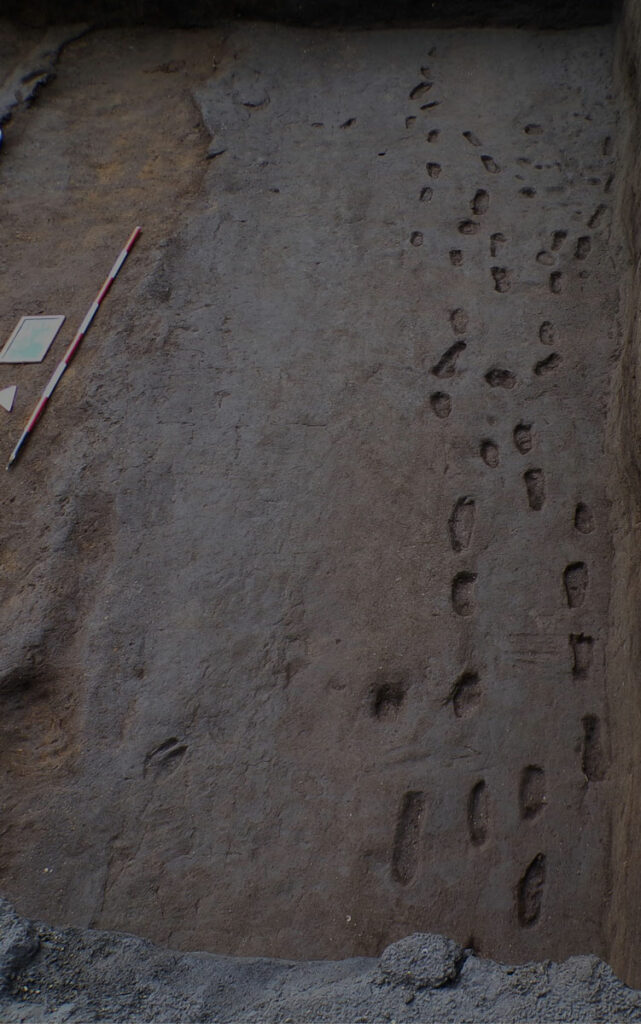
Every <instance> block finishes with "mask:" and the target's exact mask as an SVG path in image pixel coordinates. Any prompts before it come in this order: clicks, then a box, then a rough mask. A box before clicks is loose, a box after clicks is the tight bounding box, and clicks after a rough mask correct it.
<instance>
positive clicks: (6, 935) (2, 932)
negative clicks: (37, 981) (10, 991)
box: [0, 898, 40, 990]
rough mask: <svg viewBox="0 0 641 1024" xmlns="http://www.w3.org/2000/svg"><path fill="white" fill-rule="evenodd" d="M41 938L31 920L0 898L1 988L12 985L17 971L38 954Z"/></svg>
mask: <svg viewBox="0 0 641 1024" xmlns="http://www.w3.org/2000/svg"><path fill="white" fill-rule="evenodd" d="M39 945H40V940H39V938H38V935H37V934H36V930H35V928H34V926H33V925H32V924H31V922H30V921H25V920H24V918H21V917H18V915H17V914H16V912H15V910H14V909H13V907H12V906H11V904H10V903H8V902H7V900H4V899H2V898H0V988H1V989H3V990H4V989H7V988H9V987H10V985H11V983H12V981H13V978H14V976H15V974H16V972H17V971H18V970H19V969H20V968H21V967H24V965H25V964H26V963H28V961H29V960H31V959H32V957H33V956H34V955H35V954H36V952H37V950H38V947H39Z"/></svg>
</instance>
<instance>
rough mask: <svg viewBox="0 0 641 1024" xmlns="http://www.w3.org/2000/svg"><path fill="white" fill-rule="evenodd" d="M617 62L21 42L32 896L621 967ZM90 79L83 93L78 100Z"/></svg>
mask: <svg viewBox="0 0 641 1024" xmlns="http://www.w3.org/2000/svg"><path fill="white" fill-rule="evenodd" d="M611 64H612V31H611V29H610V28H607V27H606V28H591V29H581V30H575V31H567V32H548V33H546V32H533V31H518V30H508V29H502V30H491V29H484V30H433V29H429V28H412V29H395V30H371V31H337V30H305V29H291V28H283V27H275V26H268V25H265V24H242V25H241V24H221V25H220V26H219V27H218V28H215V29H210V30H199V31H192V32H177V31H149V30H142V29H140V30H108V31H107V30H103V31H94V30H91V29H90V28H89V29H86V27H84V28H83V26H71V27H69V29H68V30H59V31H58V30H56V32H54V33H49V34H47V35H43V34H42V33H38V32H36V31H35V30H34V31H30V32H28V33H27V32H21V31H18V30H16V29H14V28H11V27H10V26H8V25H5V26H3V27H2V29H1V31H0V80H1V81H2V82H3V83H4V84H3V85H2V86H1V87H0V99H1V100H2V102H3V103H4V105H5V108H4V110H3V111H0V115H2V114H4V113H10V114H11V119H10V120H8V121H7V122H6V124H5V126H4V135H5V139H4V145H3V148H2V150H0V194H1V196H2V208H3V215H2V219H3V230H2V233H3V243H2V251H1V253H0V273H1V274H2V280H3V295H2V303H1V304H0V332H1V333H2V338H3V339H6V338H7V337H8V336H9V334H10V332H11V330H12V329H13V327H14V326H15V323H16V321H17V319H18V318H19V317H20V316H21V315H25V314H39V313H47V314H48V313H51V314H58V313H62V314H65V315H66V317H67V321H66V323H65V326H64V328H63V330H62V332H61V334H60V335H59V337H58V339H57V340H56V342H55V344H54V347H53V349H52V352H51V353H50V355H49V357H48V358H47V359H46V360H45V362H44V363H42V364H36V365H29V366H13V365H6V364H0V387H5V386H9V385H11V384H16V385H17V386H18V392H17V397H16V404H15V407H14V411H13V412H12V413H11V414H7V413H5V412H4V410H0V415H1V416H2V417H3V419H2V421H1V422H0V428H1V430H2V437H3V439H4V440H3V444H4V447H5V452H6V455H7V457H8V455H9V452H10V451H11V449H12V447H13V445H14V443H15V441H16V440H17V437H18V436H19V434H20V432H21V430H22V427H23V425H24V422H25V420H26V418H27V416H28V414H29V413H30V411H31V408H32V407H33V405H34V404H35V401H36V399H37V397H38V395H39V393H40V391H41V389H42V387H43V386H44V384H45V383H46V381H47V379H48V377H49V375H50V374H51V372H52V370H53V368H54V366H55V364H56V361H57V359H59V358H60V355H61V354H62V352H63V351H64V348H65V347H66V345H67V344H68V343H69V341H70V339H71V337H72V335H73V332H74V331H75V329H76V328H77V326H78V325H79V324H80V322H81V321H82V319H83V317H84V315H85V313H86V311H87V309H88V307H89V305H90V303H91V301H92V300H93V298H94V297H95V295H96V292H97V291H98V289H99V287H100V285H101V284H102V281H103V280H104V277H105V275H106V273H107V271H108V270H109V268H110V267H111V265H112V263H113V260H114V259H115V258H116V256H117V254H118V252H119V251H120V249H121V247H122V246H123V245H124V243H125V241H126V239H127V238H128V236H129V235H130V233H131V231H132V230H133V228H134V227H135V226H136V225H137V224H140V225H141V226H142V228H143V234H142V236H141V238H140V240H139V242H138V243H137V245H136V247H135V249H134V251H133V252H132V254H131V256H130V257H129V259H128V261H127V263H126V264H125V266H124V267H123V269H122V271H121V273H120V276H119V277H118V280H117V282H116V284H115V285H114V287H113V288H112V290H111V291H110V293H109V295H108V296H107V298H106V299H105V301H104V303H103V305H102V307H101V309H100V312H99V314H98V316H97V318H96V320H95V321H94V325H93V326H92V328H91V330H90V332H89V333H88V335H87V337H86V339H85V341H84V342H83V345H82V347H81V349H80V351H79V353H78V355H77V356H76V358H75V360H74V363H73V366H72V368H71V369H70V370H69V371H68V373H67V374H66V375H65V377H64V379H63V381H62V382H61V384H60V385H59V387H58V389H57V391H56V394H55V396H54V398H53V400H52V402H51V403H50V406H49V409H48V411H47V413H46V414H45V416H44V418H43V419H42V421H41V422H40V424H39V425H38V428H37V430H36V432H35V433H34V435H33V437H32V439H31V441H30V442H29V444H28V446H27V447H26V448H25V449H24V451H23V454H22V456H21V458H20V460H19V461H18V462H17V464H16V465H15V467H14V468H12V470H11V471H10V472H9V473H7V474H5V480H4V485H3V487H2V491H1V492H0V509H1V512H0V516H1V518H0V556H1V557H0V563H1V569H0V635H1V636H2V638H3V639H2V647H3V658H2V666H3V668H2V675H1V677H0V697H1V701H2V713H1V714H0V769H1V772H0V802H1V805H2V808H3V813H2V820H1V823H0V888H1V890H2V891H3V892H4V893H5V894H6V895H8V896H9V897H10V898H11V899H12V900H13V901H14V902H15V904H16V905H17V907H18V908H19V910H20V911H21V912H22V913H25V914H27V915H30V916H37V917H39V918H47V919H48V920H50V921H52V922H53V923H61V924H62V923H64V924H69V923H71V924H77V925H82V926H86V925H92V926H96V927H100V928H111V929H121V930H128V931H135V932H137V933H139V934H142V935H144V936H147V937H149V938H151V939H153V940H155V941H159V942H162V943H170V944H171V945H173V946H174V947H177V948H180V949H197V948H200V949H203V948H204V949H208V950H212V951H214V952H224V953H235V954H246V955H257V954H261V955H266V956H288V957H291V956H296V957H307V958H310V957H311V958H324V957H339V956H349V955H368V956H373V955H378V954H379V953H380V952H381V950H382V949H384V948H385V947H386V946H387V945H388V944H389V943H390V942H393V941H394V940H397V939H399V938H400V937H402V936H404V935H407V934H408V933H411V932H417V931H420V932H426V931H442V932H444V933H446V934H448V935H450V936H452V937H453V938H454V939H456V940H457V941H458V942H460V943H462V944H463V945H465V946H468V947H470V948H473V949H476V950H480V951H481V952H482V953H483V954H488V955H492V956H494V957H499V958H501V959H504V960H512V961H515V960H516V961H520V960H526V959H531V958H536V957H541V956H546V957H553V958H562V957H565V956H567V955H569V954H573V953H579V952H581V953H587V952H590V953H597V954H599V953H603V952H604V937H603V933H602V929H603V922H604V915H605V907H606V904H607V900H608V894H609V844H610V841H609V830H610V814H611V811H612V808H611V806H610V799H609V787H610V783H609V781H608V772H609V763H610V756H611V751H610V740H609V734H608V716H607V702H606V694H605V689H604V685H605V684H604V652H605V641H606V629H607V610H608V586H609V557H610V542H609V531H608V521H607V504H606V495H605V466H604V453H603V447H604V442H603V438H604V424H605V417H606V413H607V405H608V386H609V373H610V370H611V367H612V364H613V360H614V357H615V356H616V352H617V344H618V342H617V335H616V319H615V318H616V292H617V266H616V262H615V260H616V257H617V251H618V250H617V243H616V239H615V238H613V237H612V233H611V228H610V224H611V199H612V189H613V175H614V166H613V149H614V141H615V122H616V112H615V110H614V107H613V103H612V97H611V93H610V89H611V82H610V74H611ZM52 74H55V77H53V78H52V77H51V76H52Z"/></svg>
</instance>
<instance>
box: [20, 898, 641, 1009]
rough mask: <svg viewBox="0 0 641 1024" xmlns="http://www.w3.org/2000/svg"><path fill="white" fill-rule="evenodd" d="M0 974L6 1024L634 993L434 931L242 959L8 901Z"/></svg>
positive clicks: (511, 1003)
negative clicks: (34, 917)
mask: <svg viewBox="0 0 641 1024" xmlns="http://www.w3.org/2000/svg"><path fill="white" fill-rule="evenodd" d="M0 980H1V981H2V991H1V992H0V1013H1V1014H2V1020H3V1021H5V1022H6V1024H13V1022H16V1024H17V1022H25V1021H29V1022H37V1021H47V1022H49V1024H63V1022H64V1024H74V1022H78V1024H80V1022H82V1024H89V1022H92V1021H98V1020H102V1021H110V1022H113V1024H116V1022H120V1021H122V1022H126V1024H138V1022H142V1021H158V1022H165V1021H166V1022H168V1024H169V1022H172V1024H173V1022H176V1021H180V1022H181V1024H188V1022H189V1021H194V1022H196V1021H198V1022H200V1024H206V1022H208V1021H212V1022H213V1021H220V1020H224V1021H227V1022H229V1024H236V1022H239V1024H240V1022H242V1024H249V1022H256V1024H269V1022H272V1021H273V1022H276V1021H279V1022H282V1021H296V1022H299V1021H300V1022H301V1024H302V1022H305V1021H309V1022H310V1024H312V1022H321V1021H328V1022H332V1024H340V1022H343V1021H344V1022H345V1024H347V1022H349V1024H353V1022H354V1021H360V1022H361V1024H366V1022H372V1024H373V1022H379V1021H380V1022H387V1021H392V1020H403V1021H420V1022H422V1024H428V1022H434V1024H436V1022H438V1024H455V1022H456V1024H459V1022H461V1024H462V1022H465V1021H474V1022H475V1024H483V1022H485V1021H487V1022H488V1024H496V1021H497V1020H500V1021H501V1022H502V1024H511V1022H515V1024H516V1022H519V1024H522V1022H523V1021H527V1022H531V1024H534V1022H535V1021H536V1022H538V1021H540V1022H549V1024H560V1022H562V1021H568V1022H571V1024H574V1022H576V1021H577V1020H580V1021H582V1022H583V1021H584V1022H586V1024H589V1022H592V1021H594V1022H596V1021H600V1020H607V1021H608V1022H609V1024H619V1022H623V1021H636V1020H638V1019H639V1014H640V1013H641V993H639V992H633V991H631V990H630V989H628V988H626V987H625V985H622V984H621V982H620V981H618V980H617V978H616V977H615V976H614V975H613V973H612V971H611V970H610V968H609V967H607V965H606V964H604V963H602V962H601V961H600V960H598V959H597V957H594V956H579V957H573V958H571V959H570V960H567V961H566V962H565V963H562V964H555V963H551V962H550V961H547V962H546V963H544V964H525V965H524V966H522V967H509V966H506V965H503V964H496V963H492V962H491V961H488V960H481V959H480V958H478V957H477V956H475V954H474V953H473V952H472V951H471V950H469V949H467V950H464V949H462V948H461V947H460V946H457V944H456V943H454V942H452V941H450V940H447V939H444V938H443V937H442V936H440V935H413V936H411V937H409V938H407V939H404V940H403V941H401V942H398V943H396V944H395V945H392V946H390V947H389V948H388V949H386V950H385V951H384V953H383V955H382V957H381V959H380V960H375V959H359V960H343V961H340V962H334V963H332V962H331V961H326V962H322V961H318V962H316V963H307V964H305V963H300V962H296V961H293V960H289V961H288V960H266V959H252V960H240V959H234V958H231V957H218V956H213V955H211V954H206V953H192V954H179V953H175V952H171V951H168V950H161V949H158V948H157V947H155V946H152V945H151V944H150V943H148V942H144V941H142V940H141V939H136V938H134V937H133V936H131V935H118V934H115V933H108V932H91V931H82V930H80V929H76V928H62V929H52V928H49V927H47V926H45V925H35V924H31V923H30V922H28V921H24V920H22V919H21V918H19V917H17V915H16V914H15V912H14V911H13V909H12V908H11V906H10V905H9V904H7V903H6V902H5V901H0Z"/></svg>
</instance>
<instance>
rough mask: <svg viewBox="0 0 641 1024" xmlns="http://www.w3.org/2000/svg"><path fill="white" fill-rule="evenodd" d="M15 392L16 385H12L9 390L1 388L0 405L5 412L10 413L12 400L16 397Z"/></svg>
mask: <svg viewBox="0 0 641 1024" xmlns="http://www.w3.org/2000/svg"><path fill="white" fill-rule="evenodd" d="M17 390H18V389H17V387H16V385H15V384H13V385H12V386H11V387H10V388H3V389H2V391H0V405H1V406H2V408H3V409H6V410H7V412H11V410H12V409H13V400H14V398H15V397H16V391H17Z"/></svg>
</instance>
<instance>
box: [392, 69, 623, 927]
mask: <svg viewBox="0 0 641 1024" xmlns="http://www.w3.org/2000/svg"><path fill="white" fill-rule="evenodd" d="M433 54H434V51H431V52H430V56H433ZM421 75H422V80H421V81H420V82H419V83H418V84H417V85H416V86H415V87H414V88H413V89H412V90H411V92H410V95H409V98H410V100H411V101H413V102H418V103H419V105H420V110H421V111H423V112H424V111H430V110H432V109H433V108H435V107H437V106H438V105H439V101H438V100H435V99H429V98H428V94H429V93H430V92H431V90H432V87H433V84H434V83H433V82H432V81H431V80H430V77H431V76H430V69H429V68H428V67H423V68H421ZM416 119H417V115H415V114H411V115H409V116H408V117H407V118H406V120H405V126H406V128H411V127H412V126H413V125H414V124H415V122H416ZM524 131H525V133H526V134H527V135H538V134H541V133H542V128H541V126H540V125H537V124H528V125H526V126H525V128H524ZM439 134H440V131H439V130H438V129H431V130H430V131H429V132H428V134H427V141H428V142H429V143H435V142H437V141H438V138H439ZM462 134H463V137H464V138H465V139H466V141H467V142H468V143H469V144H470V145H471V146H472V147H474V148H476V149H477V150H478V149H482V143H481V141H480V140H479V139H478V137H477V136H476V135H475V134H474V133H473V132H472V131H464V132H463V133H462ZM611 148H612V143H611V139H610V138H607V139H605V141H604V143H603V155H604V156H609V155H610V153H611ZM480 163H481V166H482V167H483V169H484V171H485V172H486V173H487V174H499V173H500V171H501V168H500V167H499V165H498V164H497V162H496V161H495V160H494V158H493V157H492V156H490V155H489V154H480ZM518 163H519V164H521V165H523V166H527V165H528V164H530V163H531V161H530V160H529V159H528V158H526V157H521V158H519V160H518ZM535 166H537V167H538V168H539V169H540V165H535ZM426 170H427V174H428V176H429V178H430V180H431V181H435V180H436V179H438V178H439V176H440V174H441V170H442V168H441V165H440V164H439V163H437V162H435V161H432V160H430V161H428V163H427V164H426ZM611 186H612V177H611V176H610V177H609V178H608V179H607V181H606V184H605V191H606V192H609V191H610V189H611ZM520 192H521V194H522V195H523V196H525V197H526V198H532V197H533V196H535V195H536V189H535V188H532V187H530V186H524V187H523V188H522V189H520ZM433 196H434V188H433V186H432V185H425V186H423V188H422V189H421V191H420V194H419V200H420V201H421V202H431V200H432V198H433ZM489 208H490V194H489V192H488V190H487V189H485V188H478V189H477V190H476V192H475V194H474V196H473V197H472V198H471V200H470V211H471V214H472V217H468V216H466V217H464V218H463V219H461V220H459V222H458V225H457V230H458V232H459V234H461V235H462V236H469V235H475V234H477V233H478V231H479V230H480V228H481V220H480V218H482V217H483V216H484V215H485V214H486V213H487V212H488V210H489ZM606 210H607V207H606V206H605V205H604V204H602V203H601V204H599V205H598V206H597V208H596V209H595V211H594V213H593V214H592V215H591V217H590V218H589V220H588V227H589V228H590V229H594V228H597V227H598V226H599V225H600V223H601V222H602V220H603V218H604V216H605V213H606ZM566 241H567V232H566V231H564V230H563V231H562V230H559V231H554V232H553V233H552V235H551V238H550V245H549V249H544V250H541V251H539V252H538V253H537V254H536V262H537V263H539V264H540V265H542V266H546V267H550V268H552V267H554V264H555V262H556V259H557V256H556V254H557V253H558V252H559V251H560V250H561V248H562V247H563V246H564V244H565V243H566ZM506 242H507V239H506V237H505V236H504V235H503V234H502V233H500V232H496V233H494V234H491V235H490V255H491V256H492V257H494V258H500V253H501V251H502V247H503V246H504V245H505V244H506ZM410 243H411V244H412V245H414V246H420V245H422V244H423V234H422V232H421V231H413V232H412V233H411V235H410ZM591 248H592V241H591V238H590V236H589V235H587V234H585V235H581V236H579V237H578V238H577V239H576V241H575V246H574V258H575V259H576V260H578V261H582V260H585V259H586V258H587V257H588V256H589V254H590V252H591ZM464 259H465V254H464V251H463V250H462V249H460V248H452V249H451V250H450V252H449V260H450V263H451V264H452V266H454V267H460V266H462V265H463V262H464ZM491 275H492V283H493V287H494V290H495V291H497V292H499V293H506V292H508V291H510V289H511V287H512V272H511V271H510V270H509V269H508V268H506V267H504V266H498V265H497V266H493V267H491ZM580 276H586V273H585V272H581V274H580ZM548 287H549V291H550V293H551V294H553V295H558V294H560V293H561V292H562V290H563V274H562V272H561V271H560V270H555V269H550V272H549V277H548ZM449 320H450V326H451V328H452V331H453V333H454V335H455V337H456V340H455V341H454V343H453V344H452V345H451V346H450V347H449V348H448V349H447V350H446V351H445V352H444V353H443V355H442V356H441V357H440V359H438V361H437V362H436V363H435V364H434V365H433V366H432V368H431V373H432V374H433V376H434V377H436V378H437V379H439V380H446V379H448V378H451V377H453V376H454V375H455V373H456V369H457V362H458V359H459V357H460V356H461V355H462V353H463V352H465V350H466V348H467V342H466V341H465V339H464V337H463V336H464V335H465V334H466V332H467V328H468V322H469V317H468V315H467V313H466V312H465V310H464V309H460V308H459V309H454V310H452V311H451V313H450V317H449ZM538 337H539V341H540V342H541V343H542V344H543V345H550V346H551V345H554V343H555V341H556V333H555V328H554V325H553V324H552V322H551V321H550V320H544V321H543V322H542V323H541V324H540V326H539V331H538ZM561 362H562V356H561V355H560V354H559V353H558V352H554V351H553V352H552V353H551V354H550V355H548V356H545V357H544V358H542V359H540V360H537V361H536V362H535V363H534V366H533V368H532V369H533V373H534V374H535V376H537V377H540V376H543V375H544V374H547V373H550V372H552V371H554V370H556V369H557V367H558V366H560V364H561ZM484 379H485V382H486V384H487V385H488V386H489V387H491V388H506V389H511V388H513V387H514V386H515V384H516V383H517V381H516V376H515V374H514V373H512V371H511V370H509V369H506V368H505V367H500V366H491V367H490V368H489V369H488V370H487V372H486V373H485V375H484ZM430 406H431V408H432V411H433V412H434V414H435V416H437V417H438V418H439V419H446V418H447V417H448V416H449V415H450V413H451V411H452V399H451V396H450V395H449V394H448V393H446V392H445V391H435V392H433V393H432V394H431V395H430ZM512 437H513V441H514V445H515V447H516V449H517V451H518V452H520V453H521V454H522V455H527V454H528V453H529V452H530V451H531V449H532V443H533V436H532V424H531V423H524V422H519V423H517V425H516V426H515V427H514V430H513V433H512ZM479 454H480V456H481V458H482V459H483V461H484V462H485V464H486V465H487V466H489V467H491V468H496V467H497V466H498V464H499V450H498V446H497V445H496V444H495V443H494V442H493V441H492V440H489V439H484V440H483V441H482V442H481V445H480V450H479ZM523 482H524V487H525V493H526V496H527V501H528V504H529V507H530V508H531V509H532V510H533V511H540V510H541V509H542V508H543V506H544V505H545V501H546V488H545V474H544V472H543V469H541V468H536V467H535V468H530V469H527V470H526V471H525V472H524V473H523ZM476 511H477V510H476V502H475V500H474V498H473V497H471V496H469V495H464V496H462V497H461V498H459V499H458V501H457V502H456V503H455V504H454V507H453V508H452V511H451V515H450V517H449V521H448V533H449V540H450V546H451V548H452V550H453V551H454V552H457V553H460V552H464V551H466V550H467V549H468V547H469V546H470V542H471V539H472V534H473V531H474V524H475V518H476ZM574 527H575V529H576V530H577V531H578V532H579V533H582V534H589V533H591V532H592V531H593V530H594V528H595V521H594V516H593V514H592V511H591V510H590V508H589V507H588V506H587V505H586V504H585V503H583V502H580V503H579V504H578V505H577V506H576V508H575V510H574ZM476 579H477V576H476V573H474V572H469V571H462V572H458V573H456V575H455V576H454V579H453V580H452V585H451V603H452V608H453V611H454V612H455V614H456V615H458V616H461V617H464V618H465V617H468V616H471V615H473V613H474V609H475V584H476ZM562 583H563V592H564V595H565V601H566V604H567V607H568V608H571V609H573V608H580V607H581V606H582V605H583V603H584V600H585V596H586V592H587V590H588V583H589V575H588V568H587V565H586V564H585V562H583V561H578V562H573V563H571V564H570V565H568V566H566V568H565V569H564V571H563V576H562ZM568 640H569V648H570V652H571V661H572V666H571V670H572V675H573V677H574V678H575V679H585V678H587V677H588V676H589V674H590V669H591V665H592V655H593V647H594V639H593V638H592V637H591V636H586V635H585V634H583V633H570V634H569V637H568ZM387 689H389V687H388V688H387ZM392 689H393V688H392ZM482 696H483V689H482V684H481V680H480V678H479V675H478V673H477V672H473V671H466V672H463V674H462V675H461V676H460V677H459V678H458V679H457V680H456V682H455V683H454V686H453V687H452V690H451V692H450V694H449V696H448V699H447V703H448V704H451V706H452V709H453V712H454V715H455V716H456V717H457V718H465V717H467V716H469V715H472V714H474V712H475V711H476V710H477V708H478V707H479V705H480V703H481V700H482ZM401 701H402V694H396V693H395V692H394V693H392V692H391V690H390V693H387V691H386V692H385V693H384V694H383V696H382V697H381V701H380V706H378V705H377V707H376V708H375V714H376V717H381V716H382V715H384V714H386V713H387V711H388V710H389V708H396V706H397V705H398V704H399V703H400V702H401ZM582 726H583V737H582V744H581V769H582V771H583V774H584V776H585V778H586V779H587V781H588V782H597V781H601V780H602V779H603V778H604V777H605V773H606V770H607V763H606V758H605V756H604V750H603V746H602V742H601V724H600V721H599V718H598V717H597V716H596V715H593V714H588V715H585V716H584V717H583V719H582ZM518 803H519V812H520V817H521V819H522V820H523V821H531V820H533V819H535V818H537V816H538V815H539V814H540V813H541V812H542V810H543V809H544V807H545V805H546V803H547V795H546V781H545V772H544V769H543V768H542V767H541V766H540V765H527V766H526V767H525V768H523V770H522V772H521V776H520V781H519V792H518ZM425 805H426V796H425V794H424V793H423V792H420V791H409V792H406V793H405V794H404V796H403V798H402V801H401V806H400V809H399V814H398V818H397V823H396V830H395V834H394V843H393V851H392V877H393V878H394V879H395V881H396V882H398V883H399V884H400V885H408V884H409V883H410V882H411V881H412V879H413V878H414V875H415V874H416V871H417V869H418V857H419V845H420V844H419V839H420V832H421V824H422V819H423V815H424V812H425ZM489 822H490V800H489V794H488V787H487V784H486V782H485V780H484V779H479V780H478V781H477V782H476V783H475V784H474V785H473V787H472V789H471V791H470V793H469V796H468V800H467V828H468V835H469V840H470V843H471V844H472V846H474V847H483V846H484V845H485V843H486V842H487V840H488V838H489ZM545 876H546V857H545V854H543V853H538V854H537V855H536V856H535V857H534V858H533V860H532V861H531V862H530V864H529V865H528V866H527V868H526V869H525V871H524V872H523V874H522V876H521V877H520V879H519V881H518V883H517V885H516V891H515V902H516V914H517V918H518V922H519V924H520V925H521V926H522V927H529V926H531V925H533V924H535V923H536V921H537V920H538V919H539V916H540V912H541V905H542V898H543V890H544V886H545Z"/></svg>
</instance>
